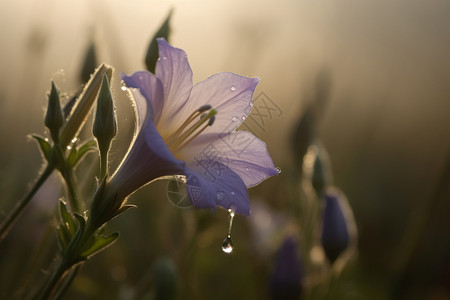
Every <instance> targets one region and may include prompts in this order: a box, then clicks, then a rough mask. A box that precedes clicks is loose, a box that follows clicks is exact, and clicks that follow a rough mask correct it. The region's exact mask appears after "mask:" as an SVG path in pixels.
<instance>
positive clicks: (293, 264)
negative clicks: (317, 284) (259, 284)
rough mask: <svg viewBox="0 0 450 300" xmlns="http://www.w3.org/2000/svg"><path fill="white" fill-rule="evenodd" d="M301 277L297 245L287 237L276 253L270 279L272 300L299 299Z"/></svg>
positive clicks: (292, 239)
mask: <svg viewBox="0 0 450 300" xmlns="http://www.w3.org/2000/svg"><path fill="white" fill-rule="evenodd" d="M301 277H302V271H301V263H300V258H299V255H298V247H297V243H296V241H295V240H294V238H293V237H288V238H286V239H285V240H284V242H283V244H282V245H281V247H280V249H279V251H278V256H277V260H276V262H275V268H274V270H273V273H272V276H271V277H270V283H269V288H270V294H271V296H272V299H283V300H290V299H293V300H294V299H295V300H296V299H299V297H300V295H301V293H302V285H301Z"/></svg>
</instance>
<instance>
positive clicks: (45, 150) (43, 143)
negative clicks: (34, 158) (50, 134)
mask: <svg viewBox="0 0 450 300" xmlns="http://www.w3.org/2000/svg"><path fill="white" fill-rule="evenodd" d="M32 137H33V138H34V139H35V140H36V141H37V142H38V144H39V148H40V149H41V152H42V155H43V156H44V157H45V159H46V160H47V161H49V160H50V153H51V152H52V146H51V145H50V143H49V142H48V141H47V140H46V139H45V138H43V137H40V136H38V135H35V134H33V135H32Z"/></svg>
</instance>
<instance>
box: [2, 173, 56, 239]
mask: <svg viewBox="0 0 450 300" xmlns="http://www.w3.org/2000/svg"><path fill="white" fill-rule="evenodd" d="M54 169H55V166H54V165H53V164H49V165H47V167H46V168H45V170H44V172H42V174H41V175H40V177H39V179H38V180H37V181H36V183H35V184H34V186H33V188H32V189H31V190H30V191H29V192H28V194H27V195H26V196H25V197H24V198H23V199H22V200H21V201H20V202H19V203H18V204H17V205H16V207H15V208H14V210H13V211H12V212H11V214H10V215H9V216H8V217H7V218H6V220H5V221H4V222H2V225H1V226H0V242H1V241H2V240H3V239H4V238H5V237H6V236H7V235H8V233H9V231H10V230H11V228H12V226H13V225H14V223H15V222H16V220H17V219H18V217H19V216H20V215H21V214H22V212H23V210H24V208H25V207H26V206H27V204H28V203H29V202H30V200H31V199H32V198H33V196H34V195H35V194H36V192H37V191H38V190H39V188H40V187H41V186H42V184H43V183H44V182H45V181H46V180H47V178H48V177H49V176H50V174H51V173H52V172H53V170H54Z"/></svg>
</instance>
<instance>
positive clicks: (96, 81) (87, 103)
mask: <svg viewBox="0 0 450 300" xmlns="http://www.w3.org/2000/svg"><path fill="white" fill-rule="evenodd" d="M112 70H113V69H112V68H111V67H109V66H106V65H101V66H100V67H99V68H98V69H97V70H96V72H95V73H94V75H93V76H92V78H91V80H90V81H89V82H88V83H87V84H86V87H85V88H84V90H83V92H82V93H81V95H80V97H79V99H78V101H77V103H76V104H75V107H74V108H73V109H72V112H71V114H70V116H69V119H68V120H67V122H66V124H65V126H64V127H63V128H62V129H61V134H60V142H61V146H62V147H66V146H67V145H68V144H69V143H70V141H71V140H72V139H73V138H74V137H76V135H77V134H78V132H79V131H80V129H81V127H82V126H83V124H84V123H85V122H86V120H87V116H88V114H89V112H90V111H91V108H92V105H93V104H94V101H95V98H96V96H97V92H98V90H99V88H100V84H101V80H102V78H103V75H106V76H107V77H108V79H109V80H111V78H112Z"/></svg>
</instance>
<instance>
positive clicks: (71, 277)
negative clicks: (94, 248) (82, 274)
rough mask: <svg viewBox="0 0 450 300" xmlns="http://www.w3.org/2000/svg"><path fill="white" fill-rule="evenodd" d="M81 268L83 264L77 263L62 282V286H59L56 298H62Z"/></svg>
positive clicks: (55, 299) (56, 299)
mask: <svg viewBox="0 0 450 300" xmlns="http://www.w3.org/2000/svg"><path fill="white" fill-rule="evenodd" d="M80 269H81V265H77V266H75V267H74V268H73V269H72V270H71V271H70V273H69V274H68V275H67V277H66V278H65V280H64V282H62V283H61V287H59V288H58V290H57V292H56V295H55V297H54V300H58V299H61V298H62V297H63V296H64V294H65V293H66V291H67V290H68V289H69V287H70V285H71V284H72V282H73V280H74V279H75V277H76V276H77V274H78V272H79V271H80Z"/></svg>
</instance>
